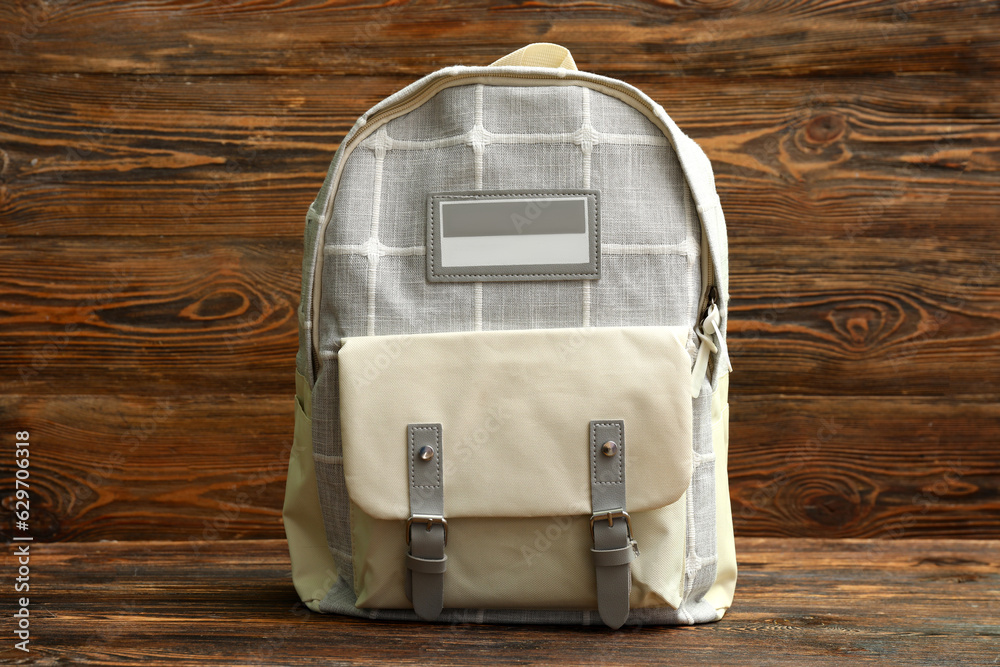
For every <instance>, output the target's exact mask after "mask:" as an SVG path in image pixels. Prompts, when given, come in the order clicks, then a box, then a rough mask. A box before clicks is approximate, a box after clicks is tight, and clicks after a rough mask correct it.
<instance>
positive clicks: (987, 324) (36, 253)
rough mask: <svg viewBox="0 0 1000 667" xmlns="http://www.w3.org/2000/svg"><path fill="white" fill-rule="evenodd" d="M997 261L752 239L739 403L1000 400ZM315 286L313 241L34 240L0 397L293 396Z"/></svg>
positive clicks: (736, 262)
mask: <svg viewBox="0 0 1000 667" xmlns="http://www.w3.org/2000/svg"><path fill="white" fill-rule="evenodd" d="M998 255H1000V251H998V250H997V249H996V247H995V244H994V246H993V247H989V246H987V247H980V248H967V247H962V246H960V245H957V244H952V243H949V242H946V241H945V242H942V241H935V240H921V241H917V240H912V241H911V240H903V239H891V238H890V239H878V238H875V239H872V238H861V237H859V238H853V239H843V238H840V239H816V238H794V239H789V238H778V237H766V238H758V239H750V238H743V239H741V240H740V242H739V243H738V244H734V246H733V248H732V273H733V285H732V292H733V295H734V296H733V301H732V304H731V307H732V318H731V320H730V324H729V327H730V346H731V348H732V356H733V360H734V366H735V368H736V369H737V370H736V372H735V373H734V374H733V384H734V387H735V388H736V390H738V391H743V392H748V393H796V394H809V395H824V394H830V393H853V394H857V393H858V392H859V391H860V392H863V393H865V394H868V395H896V394H898V393H899V387H900V386H901V385H903V386H906V389H907V392H909V393H910V394H913V395H949V396H957V395H962V394H973V395H976V394H987V393H991V392H996V391H997V390H998V388H1000V354H997V353H998V352H1000V257H998ZM40 257H45V262H44V263H42V262H40V261H39V258H40ZM832 258H836V260H835V261H834V259H832ZM300 276H301V241H300V240H299V239H295V240H285V239H274V240H270V241H268V240H265V239H259V240H245V241H244V240H239V239H233V240H219V239H201V238H197V237H194V238H191V239H183V238H176V237H174V238H167V239H155V238H148V237H147V238H134V239H133V238H125V237H120V238H117V239H115V240H114V241H113V242H109V240H108V239H106V238H103V237H77V238H67V239H52V238H39V239H33V238H28V237H22V238H20V239H19V241H18V243H17V245H16V246H9V247H6V248H0V323H2V325H3V326H2V327H0V364H2V367H3V368H4V373H3V377H2V378H0V391H4V392H11V393H35V394H66V393H76V394H100V393H119V392H120V391H121V388H122V387H127V388H128V390H129V392H131V393H136V394H144V395H163V394H173V393H187V394H192V393H195V394H196V393H204V394H208V395H220V394H225V393H271V394H274V393H280V392H283V391H285V388H286V387H287V386H288V383H289V382H290V378H291V373H292V368H293V363H294V361H293V360H294V356H295V350H296V347H297V344H298V334H297V320H296V315H295V311H296V308H297V306H298V300H299V291H300V284H299V282H300ZM776 359H780V360H781V362H780V363H775V360H776Z"/></svg>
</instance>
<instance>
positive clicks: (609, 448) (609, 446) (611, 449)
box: [601, 440, 618, 456]
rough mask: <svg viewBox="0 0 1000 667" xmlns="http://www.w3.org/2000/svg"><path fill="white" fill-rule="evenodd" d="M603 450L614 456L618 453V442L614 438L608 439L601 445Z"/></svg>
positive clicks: (606, 453)
mask: <svg viewBox="0 0 1000 667" xmlns="http://www.w3.org/2000/svg"><path fill="white" fill-rule="evenodd" d="M601 451H602V452H604V455H605V456H614V455H615V454H617V453H618V443H617V442H615V441H614V440H608V441H607V442H606V443H604V445H602V446H601Z"/></svg>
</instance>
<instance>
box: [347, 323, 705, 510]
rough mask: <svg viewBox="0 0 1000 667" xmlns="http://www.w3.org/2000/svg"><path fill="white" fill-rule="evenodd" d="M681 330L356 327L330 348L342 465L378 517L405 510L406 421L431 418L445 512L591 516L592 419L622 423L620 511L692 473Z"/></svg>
mask: <svg viewBox="0 0 1000 667" xmlns="http://www.w3.org/2000/svg"><path fill="white" fill-rule="evenodd" d="M687 333H688V330H687V328H686V327H621V328H617V327H597V328H587V329H535V330H518V331H485V332H483V331H480V332H462V333H440V334H416V335H408V336H366V337H358V338H348V339H344V341H343V346H342V347H341V349H340V353H339V363H340V407H341V432H342V435H343V446H344V470H345V474H346V478H347V489H348V494H349V495H350V497H351V499H352V500H353V501H354V502H355V503H356V504H357V505H358V506H359V507H360V508H361V509H362V510H363V511H364V512H365V513H367V514H369V515H371V516H372V517H374V518H376V519H405V518H406V517H408V516H409V514H410V511H409V483H408V480H407V443H406V425H407V424H414V423H440V424H441V425H442V430H443V445H442V449H443V452H444V454H443V461H444V470H443V473H444V501H445V516H447V517H456V518H457V517H543V516H569V515H580V514H589V513H590V507H591V504H590V479H589V475H590V462H589V459H588V457H589V442H588V433H589V424H590V421H591V420H594V419H623V420H625V453H626V479H627V484H626V486H627V504H628V508H627V509H628V510H629V511H636V512H638V511H643V510H651V509H655V508H659V507H664V506H665V505H668V504H670V503H672V502H674V501H675V500H677V499H678V498H680V497H681V494H683V493H684V491H685V489H686V488H687V486H688V482H689V480H690V478H691V397H690V386H689V385H690V373H691V359H690V357H689V355H688V353H687V351H686V350H685V341H686V337H687Z"/></svg>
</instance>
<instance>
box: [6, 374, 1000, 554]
mask: <svg viewBox="0 0 1000 667" xmlns="http://www.w3.org/2000/svg"><path fill="white" fill-rule="evenodd" d="M286 386H287V390H286V393H285V394H284V395H282V396H280V397H272V396H254V395H247V394H234V393H229V394H219V395H216V396H209V395H196V396H184V395H172V394H166V393H164V394H163V395H147V396H114V395H105V396H95V395H90V396H53V397H49V398H42V397H39V396H37V395H34V396H6V397H2V398H0V422H2V423H4V424H9V425H10V428H11V429H13V428H16V429H29V430H30V433H31V439H32V460H31V461H32V462H31V475H32V480H33V493H34V495H33V496H32V498H33V505H32V512H33V514H32V516H33V522H32V526H33V530H34V534H35V535H36V537H38V538H39V539H43V540H46V541H48V540H81V541H95V540H104V539H122V540H143V539H171V540H180V541H189V540H190V539H193V538H194V539H205V538H219V539H242V538H281V537H283V535H284V533H283V528H282V525H281V518H280V509H281V505H282V498H283V495H284V479H285V471H286V469H287V464H288V454H289V446H290V444H291V437H292V398H291V394H292V391H293V388H292V386H291V381H290V378H288V379H287V381H286ZM997 432H1000V405H998V404H997V402H996V401H995V400H993V399H992V398H991V397H984V398H982V399H979V400H973V399H965V400H962V401H958V400H949V401H943V400H940V399H937V398H922V399H918V398H912V397H911V398H892V397H886V398H857V397H807V396H784V397H780V398H779V397H775V396H755V395H750V394H740V393H736V394H733V395H732V402H731V431H730V437H731V443H730V458H729V474H730V492H731V494H732V508H733V518H734V524H735V528H736V532H737V534H738V535H742V536H775V535H778V536H788V537H804V536H813V537H850V536H858V535H863V536H865V537H882V538H901V537H906V538H909V537H940V538H946V537H953V538H957V537H962V538H974V539H975V538H990V539H1000V494H998V492H997V485H996V479H998V478H1000V461H998V460H997V457H996V448H995V434H996V433H997ZM12 479H13V471H12V469H11V462H9V461H2V462H0V480H2V482H0V499H3V506H4V507H7V506H8V505H9V504H11V503H12V502H13V498H12V496H13V488H12V486H13V483H12V481H11V480H12ZM11 520H12V519H11V515H10V514H9V513H8V514H7V515H5V517H4V521H3V523H2V524H0V528H2V530H3V532H4V534H5V535H6V536H8V537H9V536H10V535H11V534H12V533H11V532H10V528H11V524H10V521H11Z"/></svg>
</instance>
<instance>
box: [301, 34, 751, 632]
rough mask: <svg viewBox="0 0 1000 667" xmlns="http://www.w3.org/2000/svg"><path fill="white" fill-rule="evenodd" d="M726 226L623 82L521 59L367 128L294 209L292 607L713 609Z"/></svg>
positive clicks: (438, 78) (725, 587)
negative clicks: (297, 223)
mask: <svg viewBox="0 0 1000 667" xmlns="http://www.w3.org/2000/svg"><path fill="white" fill-rule="evenodd" d="M728 300H729V290H728V248H727V240H726V229H725V222H724V219H723V215H722V209H721V206H720V201H719V198H718V196H717V194H716V191H715V182H714V177H713V174H712V169H711V165H710V163H709V161H708V159H707V158H706V156H705V154H704V153H703V152H702V151H701V149H700V148H699V147H698V146H697V144H695V142H694V141H692V140H691V139H689V138H688V137H687V136H685V135H684V134H683V133H682V132H681V131H680V129H678V127H677V126H676V125H675V124H674V122H673V121H672V120H671V119H670V118H669V117H668V116H667V115H666V113H665V112H664V110H663V108H662V107H661V106H660V105H659V104H657V103H655V102H653V101H652V100H651V99H650V98H649V97H647V96H646V95H644V94H643V93H642V92H640V91H639V90H637V89H636V88H634V87H632V86H630V85H628V84H626V83H623V82H621V81H617V80H614V79H610V78H607V77H603V76H598V75H596V74H590V73H586V72H581V71H578V70H577V67H576V64H575V63H574V61H573V58H572V56H571V55H570V54H569V52H568V51H567V50H566V49H564V48H562V47H560V46H556V45H554V44H532V45H529V46H527V47H525V48H523V49H520V50H519V51H516V52H514V53H512V54H510V55H508V56H506V57H504V58H501V59H500V60H498V61H497V62H495V63H493V65H491V66H488V67H465V66H456V67H446V68H444V69H441V70H438V71H436V72H434V73H432V74H430V75H428V76H426V77H424V78H422V79H420V80H419V81H417V82H415V83H413V84H411V85H409V86H407V87H406V88H404V89H402V90H400V91H399V92H397V93H395V94H394V95H392V96H390V97H388V98H387V99H385V100H383V101H382V102H380V103H379V104H377V105H375V106H374V107H373V108H371V109H370V110H369V111H368V112H367V113H365V114H364V115H362V116H361V117H360V118H359V119H358V120H357V122H356V123H355V124H354V126H353V127H352V128H351V130H350V132H348V134H347V136H346V137H345V138H344V140H343V141H342V143H341V144H340V146H339V148H338V150H337V152H336V155H335V156H334V158H333V162H332V164H331V166H330V169H329V172H328V174H327V176H326V180H325V182H324V183H323V186H322V188H321V189H320V191H319V194H318V196H317V197H316V200H315V201H314V202H313V203H312V206H311V207H310V208H309V211H308V214H307V216H306V231H305V252H304V258H303V274H302V299H301V303H300V306H299V310H298V317H299V349H298V355H297V358H296V362H297V364H296V365H297V372H296V403H295V432H294V441H293V446H292V450H291V454H290V460H289V468H288V478H287V488H286V493H285V503H284V508H283V519H284V525H285V531H286V534H287V536H288V545H289V551H290V554H291V564H292V579H293V583H294V586H295V589H296V591H297V592H298V594H299V596H300V598H301V599H302V601H303V602H304V603H305V604H306V605H307V606H308V607H309V609H311V610H313V611H318V612H327V613H337V614H347V615H351V616H357V617H363V618H369V619H386V620H410V621H413V620H419V619H423V620H428V621H432V620H436V621H442V622H451V623H466V622H478V623H484V622H485V623H504V624H510V623H546V624H553V623H562V624H580V625H590V624H598V623H602V622H603V623H604V624H605V625H607V626H609V627H612V628H618V627H620V626H622V625H623V624H626V623H628V624H693V623H702V622H708V621H716V620H718V619H720V618H722V615H723V614H724V613H725V611H726V610H727V609H728V608H729V606H730V604H731V602H732V599H733V591H734V587H735V583H736V556H735V547H734V542H733V527H732V516H731V510H730V503H729V485H728V478H727V473H726V456H727V451H728V440H729V428H728V422H729V409H728V403H727V391H728V374H729V371H730V370H731V369H730V366H729V358H728V353H727V352H726V346H725V336H726V313H727V303H728Z"/></svg>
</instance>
